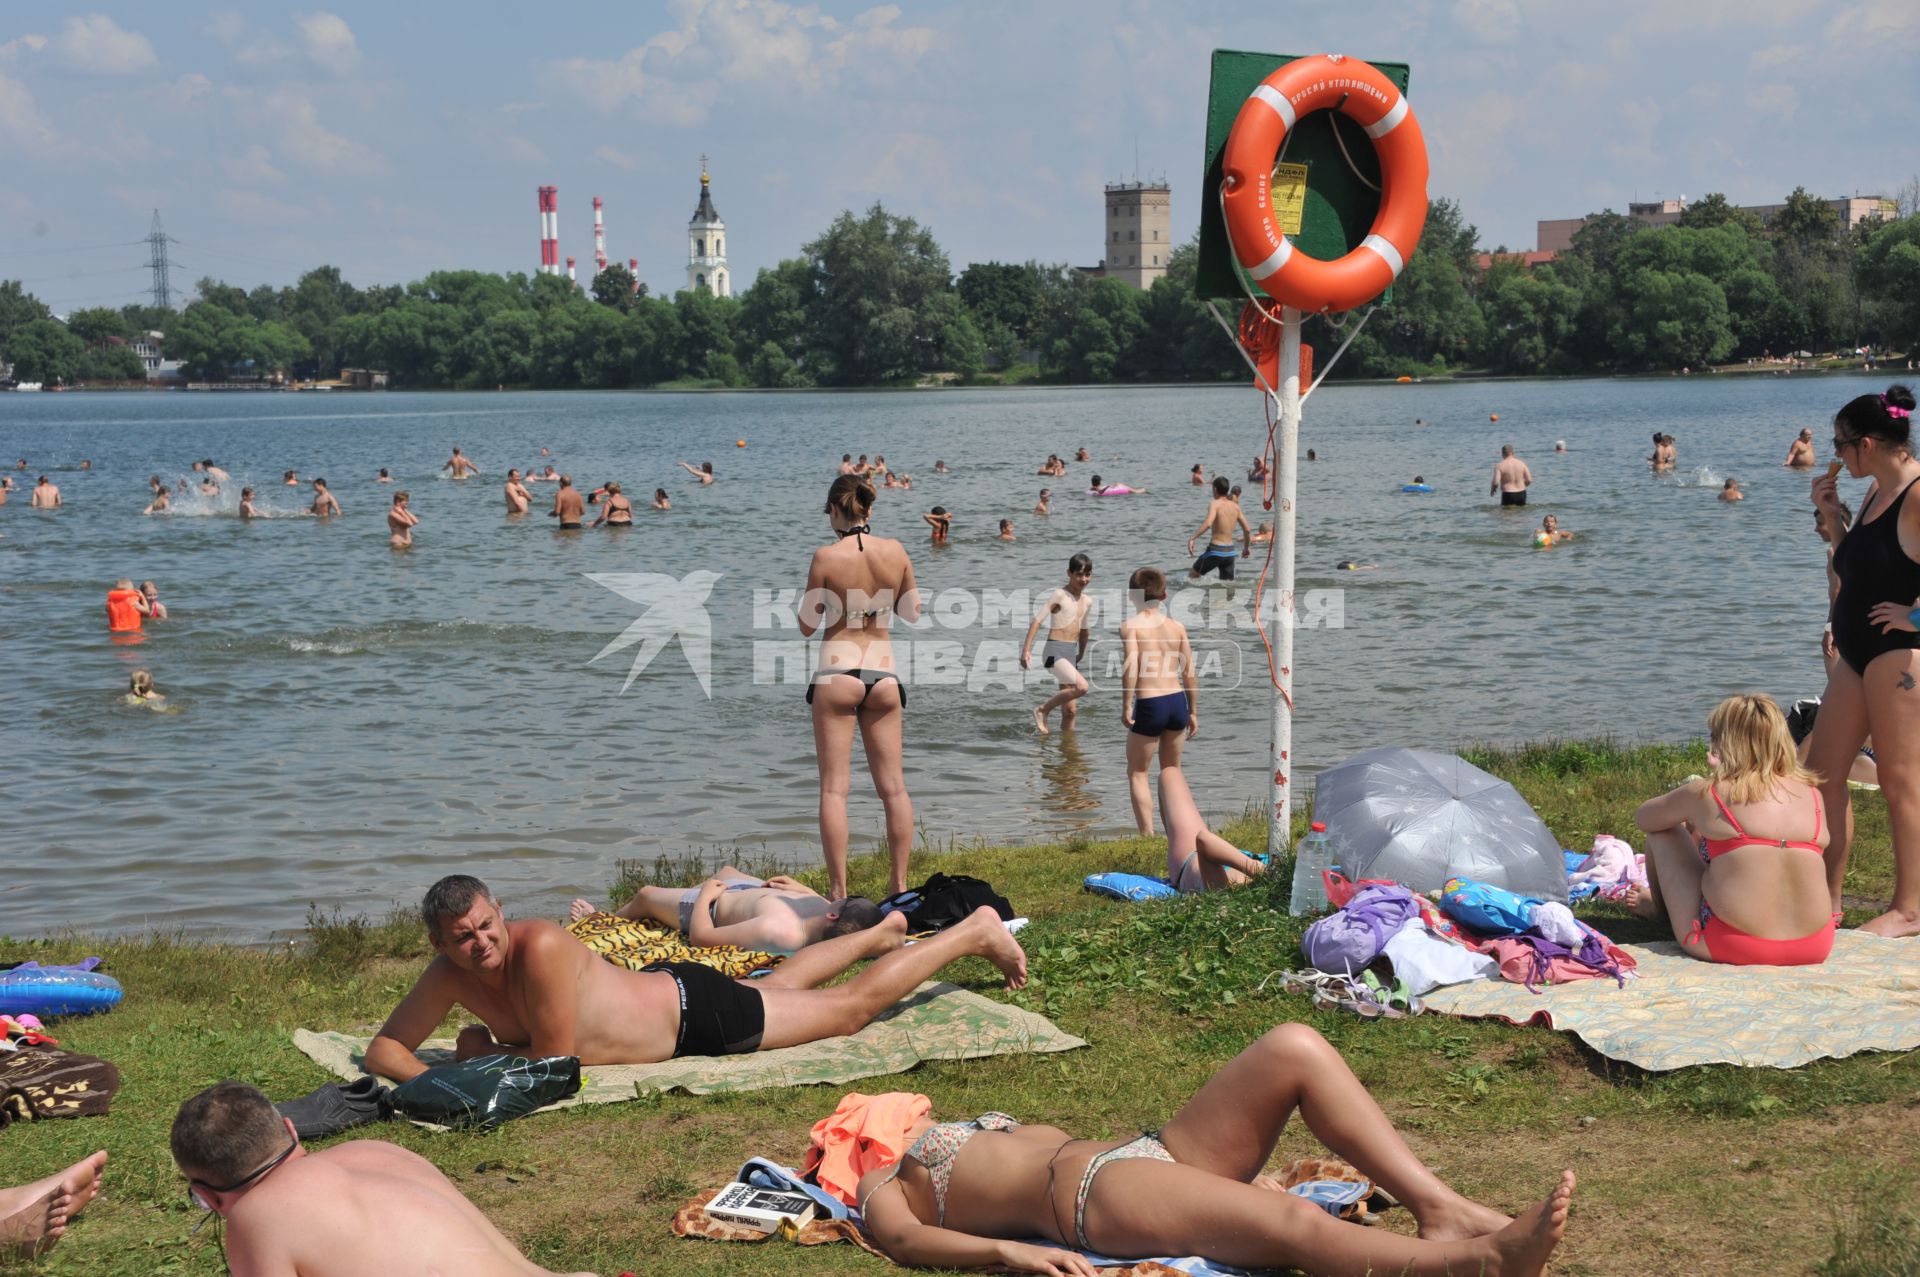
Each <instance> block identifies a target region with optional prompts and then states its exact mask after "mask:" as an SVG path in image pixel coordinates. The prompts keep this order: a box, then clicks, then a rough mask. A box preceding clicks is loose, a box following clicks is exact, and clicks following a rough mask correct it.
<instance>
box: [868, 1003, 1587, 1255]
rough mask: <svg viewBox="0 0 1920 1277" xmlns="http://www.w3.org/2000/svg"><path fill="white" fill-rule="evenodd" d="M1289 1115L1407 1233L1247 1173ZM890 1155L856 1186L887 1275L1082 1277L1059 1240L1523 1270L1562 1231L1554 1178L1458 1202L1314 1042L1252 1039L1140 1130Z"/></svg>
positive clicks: (1150, 1249) (1282, 1033)
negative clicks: (1397, 1209)
mask: <svg viewBox="0 0 1920 1277" xmlns="http://www.w3.org/2000/svg"><path fill="white" fill-rule="evenodd" d="M1295 1110H1298V1111H1299V1112H1300V1115H1301V1117H1302V1118H1303V1119H1304V1120H1305V1122H1306V1123H1307V1126H1308V1128H1309V1129H1310V1130H1312V1131H1313V1133H1314V1135H1316V1136H1317V1137H1318V1138H1319V1139H1320V1140H1321V1141H1322V1142H1323V1143H1324V1144H1325V1145H1326V1146H1327V1147H1328V1148H1329V1149H1331V1150H1332V1151H1333V1152H1334V1154H1335V1155H1337V1156H1339V1157H1342V1158H1344V1159H1346V1160H1347V1161H1348V1162H1350V1163H1352V1164H1353V1166H1354V1167H1356V1168H1357V1169H1358V1170H1359V1171H1360V1172H1361V1173H1362V1174H1364V1175H1366V1176H1367V1177H1368V1178H1370V1179H1371V1180H1373V1181H1374V1183H1375V1184H1377V1185H1379V1186H1380V1187H1382V1188H1384V1189H1386V1190H1387V1191H1388V1192H1390V1193H1392V1194H1393V1195H1394V1196H1395V1197H1397V1198H1398V1199H1399V1200H1400V1201H1401V1202H1403V1203H1404V1204H1406V1205H1407V1206H1408V1207H1409V1208H1411V1209H1412V1211H1413V1214H1414V1217H1415V1219H1416V1220H1418V1222H1419V1226H1420V1235H1419V1236H1418V1237H1404V1236H1401V1235H1399V1234H1396V1233H1390V1232H1387V1231H1386V1230H1385V1229H1374V1228H1363V1227H1360V1226H1358V1225H1356V1224H1352V1223H1348V1222H1344V1221H1342V1220H1338V1219H1335V1218H1334V1217H1333V1216H1331V1215H1329V1214H1327V1213H1326V1212H1325V1211H1323V1210H1322V1209H1321V1208H1320V1207H1319V1206H1316V1205H1314V1204H1312V1203H1310V1202H1308V1201H1306V1200H1305V1199H1303V1198H1300V1197H1296V1196H1294V1195H1293V1194H1291V1193H1287V1192H1284V1191H1279V1185H1278V1184H1277V1183H1275V1182H1274V1181H1272V1180H1270V1179H1267V1178H1266V1177H1265V1176H1263V1175H1262V1174H1261V1171H1262V1169H1263V1168H1264V1167H1265V1166H1266V1164H1267V1160H1268V1158H1270V1157H1271V1156H1272V1155H1273V1149H1274V1143H1275V1141H1276V1140H1277V1139H1278V1138H1279V1135H1280V1130H1281V1128H1282V1127H1283V1126H1285V1125H1286V1121H1287V1119H1288V1118H1289V1117H1291V1116H1292V1115H1293V1113H1294V1112H1295ZM907 1135H908V1137H909V1138H910V1139H911V1140H912V1141H913V1142H912V1143H911V1144H910V1145H909V1146H908V1148H907V1151H906V1156H905V1157H904V1158H903V1159H902V1160H901V1161H899V1162H897V1163H895V1164H894V1165H892V1166H889V1167H887V1168H885V1169H883V1170H875V1171H870V1172H868V1173H867V1174H866V1175H865V1176H863V1177H862V1178H861V1181H860V1187H859V1197H860V1207H861V1211H862V1213H863V1215H864V1216H865V1219H866V1224H867V1228H868V1229H869V1230H870V1232H871V1233H872V1235H873V1239H874V1241H875V1242H876V1243H877V1244H878V1245H879V1246H880V1248H881V1249H882V1250H883V1251H885V1252H886V1253H887V1254H888V1255H890V1256H892V1257H893V1259H895V1260H896V1261H898V1262H899V1263H902V1264H910V1265H917V1266H921V1267H929V1268H976V1267H1001V1268H1007V1269H1012V1270H1014V1271H1017V1272H1031V1273H1046V1274H1049V1275H1050V1277H1095V1274H1096V1273H1097V1272H1098V1271H1099V1270H1098V1269H1096V1268H1094V1267H1093V1265H1091V1264H1089V1263H1088V1262H1087V1261H1086V1260H1085V1259H1084V1258H1083V1257H1081V1256H1080V1255H1078V1254H1075V1253H1073V1252H1072V1251H1065V1250H1056V1249H1053V1248H1052V1247H1048V1246H1041V1245H1034V1244H1031V1243H1028V1242H1021V1241H1016V1240H1013V1239H1015V1238H1023V1237H1027V1238H1041V1239H1044V1240H1045V1241H1048V1242H1053V1243H1055V1244H1057V1245H1060V1246H1072V1247H1077V1248H1078V1249H1080V1250H1086V1251H1097V1252H1099V1253H1101V1254H1104V1255H1109V1256H1112V1257H1114V1258H1117V1259H1124V1258H1151V1257H1154V1256H1161V1255H1200V1256H1204V1257H1205V1258H1207V1259H1209V1260H1212V1261H1213V1262H1215V1263H1221V1264H1234V1265H1239V1266H1241V1267H1246V1268H1289V1267H1291V1268H1299V1269H1303V1270H1305V1271H1307V1272H1309V1273H1319V1274H1348V1273H1351V1274H1354V1275H1355V1277H1359V1275H1360V1274H1364V1273H1373V1274H1379V1273H1412V1274H1427V1273H1431V1274H1447V1273H1451V1274H1462V1273H1476V1274H1483V1275H1486V1277H1491V1275H1492V1274H1500V1275H1502V1277H1513V1275H1514V1274H1535V1273H1539V1272H1540V1271H1541V1270H1542V1268H1543V1267H1544V1266H1545V1264H1546V1260H1547V1256H1548V1255H1549V1254H1550V1253H1552V1251H1553V1248H1554V1247H1555V1246H1556V1245H1558V1244H1559V1242H1560V1237H1561V1234H1562V1233H1564V1232H1565V1231H1566V1224H1567V1207H1568V1203H1569V1201H1570V1200H1571V1198H1572V1196H1573V1185H1574V1176H1573V1172H1572V1171H1564V1172H1562V1173H1561V1176H1560V1182H1559V1184H1558V1186H1557V1187H1555V1188H1554V1190H1553V1192H1552V1193H1551V1194H1550V1195H1549V1196H1548V1197H1547V1198H1546V1199H1545V1200H1544V1201H1542V1202H1540V1203H1538V1204H1536V1205H1535V1206H1533V1207H1532V1208H1531V1209H1529V1210H1527V1211H1526V1212H1525V1213H1524V1214H1522V1215H1521V1216H1520V1218H1519V1219H1518V1220H1513V1219H1509V1218H1508V1217H1507V1216H1505V1215H1502V1214H1501V1213H1500V1212H1499V1211H1496V1210H1494V1209H1492V1208H1491V1207H1487V1206H1481V1205H1479V1204H1477V1203H1475V1202H1472V1201H1469V1200H1468V1199H1467V1198H1464V1197H1462V1196H1460V1194H1458V1193H1456V1192H1454V1191H1453V1190H1452V1189H1450V1188H1448V1187H1447V1186H1446V1185H1445V1184H1444V1183H1442V1182H1441V1181H1440V1180H1439V1178H1437V1177H1436V1176H1435V1175H1434V1174H1433V1172H1432V1171H1429V1170H1428V1169H1427V1168H1426V1167H1425V1166H1424V1165H1423V1164H1422V1163H1421V1161H1420V1159H1419V1158H1418V1157H1416V1156H1415V1155H1414V1153H1413V1152H1412V1150H1410V1149H1409V1148H1408V1147H1407V1145H1406V1143H1405V1141H1403V1140H1402V1139H1401V1138H1400V1136H1399V1134H1398V1133H1397V1132H1396V1131H1395V1130H1394V1129H1393V1124H1392V1123H1391V1122H1389V1121H1388V1120H1387V1116H1386V1114H1385V1113H1382V1112H1381V1111H1380V1106H1379V1105H1377V1104H1375V1103H1374V1101H1373V1097H1372V1096H1370V1095H1368V1094H1367V1089H1366V1087H1365V1086H1363V1085H1361V1083H1360V1080H1359V1079H1358V1078H1356V1077H1354V1075H1353V1072H1352V1070H1350V1069H1348V1068H1347V1065H1346V1062H1345V1061H1344V1060H1342V1059H1341V1058H1340V1053H1339V1052H1337V1051H1335V1050H1334V1049H1333V1047H1332V1046H1330V1045H1328V1043H1327V1040H1326V1039H1325V1038H1323V1037H1321V1036H1320V1035H1319V1034H1318V1033H1317V1032H1315V1031H1314V1030H1312V1029H1310V1028H1308V1027H1307V1026H1306V1025H1303V1024H1283V1025H1281V1026H1280V1027H1278V1028H1276V1029H1272V1030H1270V1031H1269V1032H1268V1033H1267V1034H1266V1035H1265V1036H1263V1037H1262V1038H1260V1039H1259V1040H1258V1041H1257V1042H1255V1043H1254V1044H1253V1045H1252V1046H1249V1047H1248V1048H1247V1049H1246V1050H1244V1051H1242V1052H1241V1053H1240V1054H1239V1056H1237V1057H1236V1058H1235V1059H1234V1060H1233V1061H1232V1062H1231V1063H1229V1064H1228V1065H1227V1066H1226V1067H1225V1068H1223V1069H1221V1070H1220V1071H1219V1072H1218V1073H1216V1074H1214V1075H1213V1078H1212V1079H1211V1080H1210V1081H1208V1082H1207V1084H1206V1085H1205V1086H1203V1087H1202V1088H1201V1089H1200V1093H1199V1094H1198V1095H1195V1096H1194V1097H1193V1098H1192V1099H1191V1100H1189V1101H1188V1102H1187V1104H1186V1107H1184V1108H1182V1109H1181V1110H1180V1111H1179V1113H1177V1114H1175V1115H1174V1118H1173V1120H1172V1121H1170V1122H1168V1123H1167V1124H1166V1126H1165V1127H1163V1128H1162V1129H1161V1130H1159V1131H1158V1132H1155V1133H1153V1134H1148V1135H1141V1136H1139V1137H1138V1138H1135V1139H1132V1140H1079V1139H1075V1138H1073V1137H1072V1136H1070V1135H1068V1134H1067V1133H1066V1132H1065V1131H1062V1130H1059V1129H1058V1128H1055V1127H1051V1126H1023V1125H1021V1124H1020V1123H1019V1122H1017V1121H1015V1120H1014V1119H1012V1118H1010V1117H1007V1116H1006V1115H1005V1114H1001V1113H988V1114H985V1115H983V1116H981V1117H979V1118H976V1119H975V1120H973V1121H971V1122H945V1123H939V1124H935V1123H934V1122H932V1121H931V1120H930V1119H923V1120H921V1121H919V1122H917V1123H915V1125H914V1126H913V1127H912V1128H910V1129H909V1131H908V1132H907Z"/></svg>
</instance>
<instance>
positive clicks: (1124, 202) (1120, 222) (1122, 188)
mask: <svg viewBox="0 0 1920 1277" xmlns="http://www.w3.org/2000/svg"><path fill="white" fill-rule="evenodd" d="M1106 200H1107V239H1106V243H1105V244H1104V245H1103V246H1102V250H1101V254H1100V270H1099V273H1100V274H1102V275H1107V276H1110V277H1112V278H1114V279H1118V280H1123V281H1124V282H1126V283H1129V284H1132V285H1133V286H1134V287H1135V288H1151V287H1153V281H1154V280H1156V279H1159V278H1161V277H1162V276H1164V275H1165V274H1166V273H1167V258H1168V257H1169V256H1170V255H1171V254H1172V252H1173V188H1172V187H1170V186H1168V185H1167V183H1166V182H1165V181H1159V182H1116V183H1110V184H1108V186H1107V188H1106Z"/></svg>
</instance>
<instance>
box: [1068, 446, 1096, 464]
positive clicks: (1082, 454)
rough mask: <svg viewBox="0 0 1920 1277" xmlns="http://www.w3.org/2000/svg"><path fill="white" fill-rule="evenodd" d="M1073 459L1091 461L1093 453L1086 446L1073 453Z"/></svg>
mask: <svg viewBox="0 0 1920 1277" xmlns="http://www.w3.org/2000/svg"><path fill="white" fill-rule="evenodd" d="M1073 459H1074V460H1075V461H1091V460H1093V454H1092V453H1091V452H1088V451H1087V450H1086V449H1085V448H1081V449H1079V450H1077V451H1076V452H1075V453H1074V454H1073Z"/></svg>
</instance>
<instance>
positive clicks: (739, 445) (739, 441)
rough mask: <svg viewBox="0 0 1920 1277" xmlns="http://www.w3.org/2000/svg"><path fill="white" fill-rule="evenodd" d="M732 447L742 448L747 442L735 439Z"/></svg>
mask: <svg viewBox="0 0 1920 1277" xmlns="http://www.w3.org/2000/svg"><path fill="white" fill-rule="evenodd" d="M733 446H734V447H736V448H744V447H746V446H747V441H746V440H745V439H735V440H734V441H733Z"/></svg>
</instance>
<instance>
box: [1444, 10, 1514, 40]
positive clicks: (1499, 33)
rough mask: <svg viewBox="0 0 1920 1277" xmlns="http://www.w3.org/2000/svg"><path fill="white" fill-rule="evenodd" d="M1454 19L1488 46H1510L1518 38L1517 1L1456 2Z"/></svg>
mask: <svg viewBox="0 0 1920 1277" xmlns="http://www.w3.org/2000/svg"><path fill="white" fill-rule="evenodd" d="M1454 18H1455V20H1456V21H1458V22H1459V23H1460V25H1461V26H1463V27H1465V28H1466V29H1467V30H1468V31H1469V32H1470V33H1471V34H1473V35H1474V36H1475V37H1477V38H1478V39H1481V40H1485V41H1487V42H1488V43H1490V44H1512V43H1513V42H1514V41H1516V40H1518V39H1519V37H1520V4H1519V0H1457V2H1456V4H1455V5H1454Z"/></svg>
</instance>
